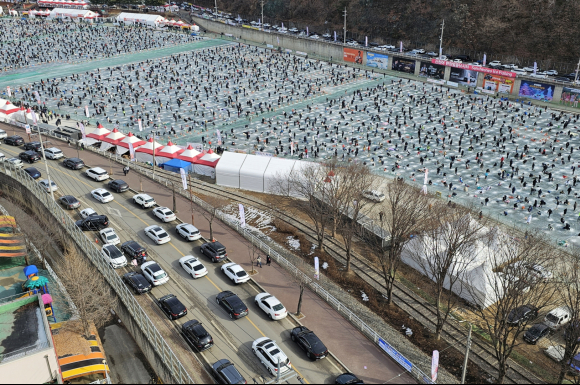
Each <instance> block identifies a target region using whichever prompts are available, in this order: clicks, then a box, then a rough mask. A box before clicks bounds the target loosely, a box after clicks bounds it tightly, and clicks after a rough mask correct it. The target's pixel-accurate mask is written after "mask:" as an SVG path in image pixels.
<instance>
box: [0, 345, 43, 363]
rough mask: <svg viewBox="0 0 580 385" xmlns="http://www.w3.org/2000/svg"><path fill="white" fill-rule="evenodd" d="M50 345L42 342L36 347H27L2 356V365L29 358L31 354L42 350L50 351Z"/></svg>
mask: <svg viewBox="0 0 580 385" xmlns="http://www.w3.org/2000/svg"><path fill="white" fill-rule="evenodd" d="M49 348H50V344H49V343H48V342H40V343H37V344H35V345H31V346H27V347H25V348H22V349H18V350H15V351H13V352H10V353H5V354H0V364H2V363H5V362H7V361H13V360H17V359H19V358H22V357H26V356H29V355H31V354H36V353H38V352H40V351H42V350H45V349H49Z"/></svg>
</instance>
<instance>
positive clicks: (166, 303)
mask: <svg viewBox="0 0 580 385" xmlns="http://www.w3.org/2000/svg"><path fill="white" fill-rule="evenodd" d="M157 305H159V307H160V308H161V310H163V313H165V315H166V316H167V317H169V319H170V320H176V319H178V318H181V317H185V316H186V315H187V308H186V307H185V306H184V305H183V304H182V303H181V301H180V300H178V299H177V297H176V296H174V295H173V294H167V295H164V296H163V297H161V298H159V299H158V300H157Z"/></svg>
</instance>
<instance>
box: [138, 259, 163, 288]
mask: <svg viewBox="0 0 580 385" xmlns="http://www.w3.org/2000/svg"><path fill="white" fill-rule="evenodd" d="M141 271H142V272H143V275H144V276H145V278H146V279H147V280H148V281H149V282H151V284H153V286H159V285H163V284H164V283H167V282H168V281H169V276H168V275H167V273H166V272H165V271H164V270H163V269H162V268H161V266H159V265H158V264H157V262H153V261H149V262H145V263H144V264H142V265H141Z"/></svg>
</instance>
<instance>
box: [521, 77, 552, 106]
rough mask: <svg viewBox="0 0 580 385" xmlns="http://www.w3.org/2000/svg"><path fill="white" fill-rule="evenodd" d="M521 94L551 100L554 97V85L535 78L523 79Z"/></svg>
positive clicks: (526, 96) (525, 96)
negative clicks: (534, 79) (539, 81)
mask: <svg viewBox="0 0 580 385" xmlns="http://www.w3.org/2000/svg"><path fill="white" fill-rule="evenodd" d="M519 96H522V97H524V98H531V99H536V100H545V101H548V102H551V101H552V98H553V97H554V86H553V85H552V84H544V83H538V82H535V81H533V80H522V84H521V85H520V92H519Z"/></svg>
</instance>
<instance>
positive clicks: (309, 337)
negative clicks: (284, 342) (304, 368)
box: [290, 326, 328, 360]
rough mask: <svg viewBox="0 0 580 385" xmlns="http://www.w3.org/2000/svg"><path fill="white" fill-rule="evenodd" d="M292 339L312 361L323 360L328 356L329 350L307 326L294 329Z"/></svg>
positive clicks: (291, 334)
mask: <svg viewBox="0 0 580 385" xmlns="http://www.w3.org/2000/svg"><path fill="white" fill-rule="evenodd" d="M290 337H291V338H292V341H294V342H296V343H297V344H298V346H300V348H301V349H302V350H304V351H305V352H306V356H307V357H308V358H309V359H311V360H321V359H323V358H325V357H326V356H327V355H328V349H327V348H326V346H325V345H324V344H323V343H322V341H321V340H320V338H318V336H317V335H316V334H314V332H313V331H312V330H310V329H308V328H307V327H306V326H298V327H295V328H294V329H292V331H291V332H290Z"/></svg>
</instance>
